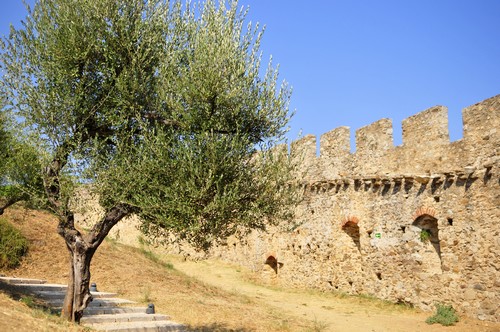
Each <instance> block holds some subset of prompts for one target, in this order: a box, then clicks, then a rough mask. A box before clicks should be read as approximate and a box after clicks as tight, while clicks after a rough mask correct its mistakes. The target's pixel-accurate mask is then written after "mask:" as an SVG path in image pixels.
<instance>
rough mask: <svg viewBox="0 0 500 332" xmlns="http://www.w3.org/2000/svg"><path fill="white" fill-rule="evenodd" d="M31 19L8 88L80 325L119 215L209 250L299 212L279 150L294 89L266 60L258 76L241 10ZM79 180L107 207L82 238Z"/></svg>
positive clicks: (66, 309)
mask: <svg viewBox="0 0 500 332" xmlns="http://www.w3.org/2000/svg"><path fill="white" fill-rule="evenodd" d="M28 11H29V13H28V16H27V17H26V20H25V21H24V22H23V27H22V28H21V29H18V30H16V29H14V28H11V32H10V36H9V38H7V39H5V40H4V42H5V46H4V48H3V51H2V54H1V65H2V70H3V76H2V79H1V81H0V82H1V84H2V86H3V87H2V89H3V90H4V91H5V94H6V96H7V104H8V106H9V107H10V109H11V110H12V111H13V112H15V114H16V116H17V118H18V119H20V120H19V121H20V122H21V123H22V125H23V126H24V131H26V132H29V133H31V134H32V136H34V137H36V142H37V146H38V149H39V150H40V151H43V154H44V155H45V154H47V155H48V156H49V158H48V159H46V160H47V161H46V162H45V163H44V164H43V167H42V168H41V169H42V171H41V173H40V176H41V178H43V184H42V188H43V191H44V193H45V197H46V200H47V204H48V206H49V208H50V209H51V210H52V211H53V212H54V213H55V214H56V215H57V216H58V218H59V224H58V233H59V234H60V235H61V236H62V237H63V238H64V240H65V243H66V247H67V249H68V251H69V255H70V262H71V264H70V267H71V268H70V273H69V276H70V278H69V279H70V280H69V285H68V290H67V294H66V297H65V301H64V304H63V310H62V314H63V316H65V317H66V318H68V319H70V320H73V321H79V320H80V318H81V316H82V314H83V310H84V309H85V307H86V306H87V305H88V303H89V302H90V301H91V299H92V297H91V294H90V292H89V282H90V262H91V259H92V257H93V255H94V253H95V251H96V249H97V248H98V247H99V245H100V244H101V243H102V241H103V240H104V238H105V237H106V235H107V234H108V233H109V231H110V230H111V228H112V227H113V226H114V225H116V223H118V222H119V221H120V220H122V219H123V218H124V217H127V216H129V215H131V214H137V215H139V216H140V218H141V220H142V221H143V229H144V230H145V231H149V233H150V234H151V235H152V236H154V235H155V234H159V233H158V232H156V231H154V230H159V229H161V230H166V231H168V232H173V233H174V234H176V235H177V237H178V239H185V240H187V241H190V242H191V243H192V244H193V245H196V246H197V247H199V248H202V249H206V248H208V247H209V246H210V245H211V244H212V243H214V242H215V241H218V240H219V239H223V238H225V237H227V236H228V235H230V234H234V233H235V232H238V231H240V230H246V229H251V228H256V227H257V228H264V227H265V225H266V224H269V223H273V222H275V221H277V220H280V219H282V218H286V217H287V216H288V215H289V214H290V211H291V209H290V208H289V206H290V205H289V204H290V203H291V202H292V200H293V199H292V195H290V194H289V193H290V191H289V190H290V174H291V173H290V169H291V167H292V164H291V163H290V162H289V159H288V157H287V153H286V149H285V150H283V149H280V148H278V149H274V148H275V147H276V146H277V144H278V143H280V142H282V141H283V138H284V134H285V132H286V130H287V125H288V121H289V118H290V113H289V110H288V105H289V97H290V89H289V88H288V86H287V85H286V84H285V83H283V84H281V85H279V84H278V83H277V81H278V71H277V69H275V68H274V67H273V66H272V65H271V64H269V66H268V68H267V70H266V71H265V72H264V73H263V74H262V71H261V52H260V41H261V37H262V30H261V29H259V27H258V26H252V25H248V26H245V17H246V11H244V10H241V9H239V5H238V2H237V1H236V0H235V1H232V2H230V3H226V2H225V1H220V2H218V3H216V2H215V1H212V0H207V1H206V2H205V3H199V4H190V3H188V4H187V5H183V4H182V2H181V1H172V2H168V1H161V0H101V1H94V0H40V1H38V2H37V3H36V4H35V5H34V7H33V9H29V8H28ZM33 134H34V135H33ZM44 160H45V159H44ZM82 183H84V184H90V185H91V188H92V190H93V191H94V192H95V193H96V194H98V195H99V198H100V204H101V205H102V206H103V208H104V209H105V214H104V216H103V217H102V218H101V219H100V220H99V221H98V222H97V223H96V224H95V225H93V226H92V228H91V229H90V230H88V231H87V232H84V231H82V230H79V229H77V227H75V222H74V211H72V208H71V205H70V203H69V202H70V199H71V197H72V196H73V195H74V190H75V188H76V187H77V186H78V184H82Z"/></svg>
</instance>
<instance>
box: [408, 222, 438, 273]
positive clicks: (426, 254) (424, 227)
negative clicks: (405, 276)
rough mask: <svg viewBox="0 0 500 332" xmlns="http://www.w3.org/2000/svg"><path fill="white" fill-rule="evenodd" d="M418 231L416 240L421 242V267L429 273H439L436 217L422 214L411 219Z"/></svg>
mask: <svg viewBox="0 0 500 332" xmlns="http://www.w3.org/2000/svg"><path fill="white" fill-rule="evenodd" d="M412 225H413V226H416V227H417V228H418V229H419V231H418V232H417V233H416V236H417V240H418V241H420V242H422V247H421V250H420V252H419V253H420V254H421V256H422V265H423V269H424V270H425V271H426V272H429V273H441V272H442V270H441V246H440V244H439V228H438V223H437V219H436V218H434V217H433V216H431V215H429V214H422V215H420V216H418V217H417V218H416V219H415V220H414V221H413V224H412Z"/></svg>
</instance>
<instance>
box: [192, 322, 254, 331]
mask: <svg viewBox="0 0 500 332" xmlns="http://www.w3.org/2000/svg"><path fill="white" fill-rule="evenodd" d="M187 330H188V331H193V332H251V331H252V330H249V329H246V328H243V327H241V328H236V329H231V328H228V327H227V326H226V325H225V324H222V323H213V324H210V325H206V326H191V325H188V327H187Z"/></svg>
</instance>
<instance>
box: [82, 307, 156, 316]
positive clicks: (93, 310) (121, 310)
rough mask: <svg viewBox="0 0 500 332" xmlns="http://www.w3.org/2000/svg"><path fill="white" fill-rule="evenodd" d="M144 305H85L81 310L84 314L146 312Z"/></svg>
mask: <svg viewBox="0 0 500 332" xmlns="http://www.w3.org/2000/svg"><path fill="white" fill-rule="evenodd" d="M146 309H147V308H146V307H87V308H86V309H85V310H84V311H83V315H84V316H90V315H112V314H125V313H146Z"/></svg>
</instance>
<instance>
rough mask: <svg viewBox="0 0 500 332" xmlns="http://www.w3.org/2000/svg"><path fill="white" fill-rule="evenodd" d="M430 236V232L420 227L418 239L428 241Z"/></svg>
mask: <svg viewBox="0 0 500 332" xmlns="http://www.w3.org/2000/svg"><path fill="white" fill-rule="evenodd" d="M430 238H431V232H430V231H429V230H427V229H422V231H421V232H420V241H422V242H424V243H425V242H428V241H429V239H430Z"/></svg>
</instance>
